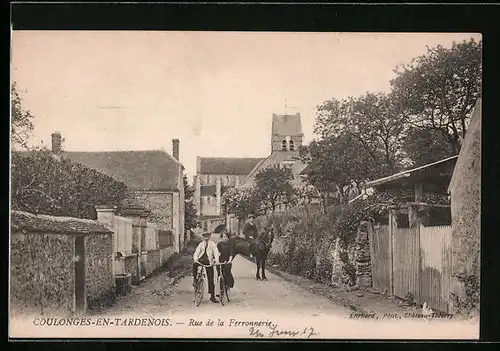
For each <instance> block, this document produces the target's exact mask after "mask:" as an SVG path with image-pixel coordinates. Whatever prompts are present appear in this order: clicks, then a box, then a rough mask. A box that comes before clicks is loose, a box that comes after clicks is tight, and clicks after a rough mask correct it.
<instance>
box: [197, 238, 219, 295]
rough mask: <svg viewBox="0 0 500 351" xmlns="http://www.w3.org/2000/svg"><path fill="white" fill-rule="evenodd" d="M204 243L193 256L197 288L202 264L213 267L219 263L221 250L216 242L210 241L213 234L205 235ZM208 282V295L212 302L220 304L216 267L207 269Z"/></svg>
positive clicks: (200, 244) (199, 245)
mask: <svg viewBox="0 0 500 351" xmlns="http://www.w3.org/2000/svg"><path fill="white" fill-rule="evenodd" d="M202 235H203V241H202V242H201V243H199V244H198V247H197V248H196V251H195V252H194V254H193V286H194V287H195V288H196V275H197V273H198V267H199V266H200V263H201V264H204V265H211V264H214V263H219V256H220V253H219V250H218V249H217V245H216V244H215V242H213V241H212V240H210V236H211V235H212V233H211V232H207V233H203V234H202ZM206 270H207V280H208V293H209V294H210V301H212V302H219V301H217V299H216V298H215V284H214V267H213V266H212V267H206Z"/></svg>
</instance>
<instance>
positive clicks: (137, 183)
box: [52, 132, 185, 252]
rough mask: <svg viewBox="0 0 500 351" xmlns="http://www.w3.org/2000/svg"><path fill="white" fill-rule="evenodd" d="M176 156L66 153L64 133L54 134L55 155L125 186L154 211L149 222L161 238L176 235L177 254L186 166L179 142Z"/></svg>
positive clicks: (138, 201) (175, 143) (154, 152)
mask: <svg viewBox="0 0 500 351" xmlns="http://www.w3.org/2000/svg"><path fill="white" fill-rule="evenodd" d="M172 151H173V152H172V153H173V156H172V155H170V154H168V153H167V152H165V151H162V150H146V151H98V152H89V151H84V152H79V151H62V150H61V134H60V133H59V132H55V133H53V134H52V153H53V154H54V155H56V156H57V157H62V158H65V159H69V160H71V161H73V162H77V163H80V164H83V165H85V166H87V167H89V168H92V169H95V170H96V171H98V172H101V173H103V174H106V175H108V176H110V177H112V178H113V179H115V180H117V181H119V182H122V183H124V184H125V185H126V186H127V188H128V190H129V191H130V192H131V194H132V196H133V197H134V198H133V199H127V200H129V202H131V203H134V204H137V205H140V206H142V207H144V208H145V209H147V210H149V211H150V212H151V214H150V217H149V220H150V221H151V222H154V223H156V224H157V226H158V232H159V235H160V236H173V238H172V240H173V243H174V247H175V251H177V252H179V251H180V250H182V249H183V248H184V237H185V236H184V207H185V205H184V204H185V203H184V181H183V171H184V166H183V165H182V164H181V163H180V162H179V140H178V139H173V140H172Z"/></svg>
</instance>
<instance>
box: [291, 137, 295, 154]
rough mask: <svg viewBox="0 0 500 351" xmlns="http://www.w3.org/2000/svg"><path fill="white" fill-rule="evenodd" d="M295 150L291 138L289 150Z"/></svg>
mask: <svg viewBox="0 0 500 351" xmlns="http://www.w3.org/2000/svg"><path fill="white" fill-rule="evenodd" d="M293 150H295V145H294V143H293V140H290V151H293Z"/></svg>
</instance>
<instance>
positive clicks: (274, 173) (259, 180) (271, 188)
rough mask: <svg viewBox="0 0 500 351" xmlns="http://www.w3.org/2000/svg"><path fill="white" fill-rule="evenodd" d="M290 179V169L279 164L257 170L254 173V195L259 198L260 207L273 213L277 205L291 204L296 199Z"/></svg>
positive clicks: (291, 176)
mask: <svg viewBox="0 0 500 351" xmlns="http://www.w3.org/2000/svg"><path fill="white" fill-rule="evenodd" d="M292 180H293V174H292V171H291V170H290V169H289V168H287V167H281V166H280V165H275V166H272V167H268V168H265V169H263V170H261V171H259V172H258V173H257V174H256V175H255V183H256V186H255V195H256V196H257V198H258V199H259V200H260V203H261V207H263V208H264V209H265V210H271V211H272V212H273V213H274V211H275V210H276V207H277V206H278V205H281V204H284V205H289V204H292V203H293V202H294V200H295V199H296V192H295V189H294V187H293V186H292Z"/></svg>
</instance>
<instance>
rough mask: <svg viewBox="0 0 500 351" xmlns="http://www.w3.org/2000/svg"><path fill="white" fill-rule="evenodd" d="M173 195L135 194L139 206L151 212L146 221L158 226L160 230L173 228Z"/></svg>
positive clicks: (169, 193)
mask: <svg viewBox="0 0 500 351" xmlns="http://www.w3.org/2000/svg"><path fill="white" fill-rule="evenodd" d="M173 194H174V193H172V192H142V191H138V192H136V193H135V196H136V199H137V201H138V202H139V204H140V205H142V206H144V207H146V208H147V209H149V210H150V211H151V216H150V217H149V218H148V221H150V222H154V223H156V224H157V225H158V228H159V229H160V230H168V229H170V230H171V229H172V228H173V212H172V211H173Z"/></svg>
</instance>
